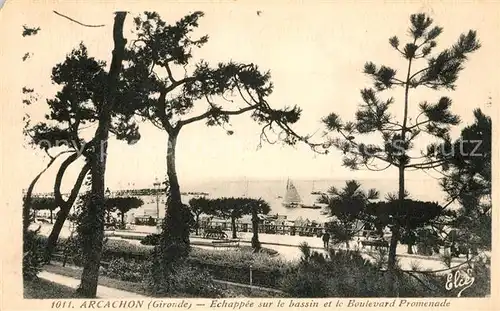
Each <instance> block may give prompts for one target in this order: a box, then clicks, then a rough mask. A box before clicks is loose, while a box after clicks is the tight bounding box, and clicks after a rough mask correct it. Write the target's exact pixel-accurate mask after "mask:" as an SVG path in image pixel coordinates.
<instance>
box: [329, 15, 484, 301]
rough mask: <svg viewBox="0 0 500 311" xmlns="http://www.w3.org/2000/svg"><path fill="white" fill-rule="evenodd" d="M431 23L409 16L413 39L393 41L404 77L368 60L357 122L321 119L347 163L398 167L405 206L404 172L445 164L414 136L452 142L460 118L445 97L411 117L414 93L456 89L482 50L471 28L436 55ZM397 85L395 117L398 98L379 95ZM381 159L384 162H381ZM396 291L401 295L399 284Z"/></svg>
mask: <svg viewBox="0 0 500 311" xmlns="http://www.w3.org/2000/svg"><path fill="white" fill-rule="evenodd" d="M433 24H434V22H433V20H432V19H431V18H430V17H428V16H427V15H425V14H413V15H411V16H410V27H409V30H408V36H409V42H408V43H406V44H401V43H400V40H399V38H398V37H396V36H393V37H391V38H390V39H389V44H390V45H391V46H392V48H393V49H394V50H395V51H396V53H397V54H399V55H400V56H401V57H402V58H404V59H405V61H406V64H407V67H406V68H405V71H404V76H403V77H400V76H398V75H397V73H398V72H397V71H396V70H395V69H393V68H391V67H389V66H386V65H380V66H377V65H376V64H374V63H373V62H367V63H366V64H365V66H364V73H365V74H366V75H367V76H369V77H370V78H371V79H372V81H373V87H372V88H365V89H363V90H361V97H362V100H363V103H362V104H361V105H360V107H359V109H358V110H357V112H356V120H355V121H354V122H343V121H342V120H341V118H340V117H339V116H338V115H337V114H335V113H332V114H330V115H328V116H327V117H325V118H324V120H323V122H324V123H325V124H326V127H327V129H328V130H329V131H332V132H336V133H338V134H339V135H340V136H339V137H336V138H332V139H331V141H330V144H332V145H333V146H335V147H336V148H338V149H339V150H341V151H342V152H343V153H344V157H343V165H344V166H346V167H349V168H351V169H359V168H360V166H362V167H363V168H367V169H370V170H384V169H386V168H388V167H391V166H392V167H395V168H397V170H398V182H399V187H398V199H399V201H400V204H401V205H402V204H403V200H404V196H405V171H406V170H407V169H412V170H417V169H428V168H431V167H436V166H439V165H440V164H441V163H442V162H443V159H428V158H427V157H422V156H421V154H415V152H411V151H412V149H413V145H414V142H415V140H416V138H417V137H419V138H420V137H422V136H424V135H427V137H428V138H431V139H441V140H447V139H448V140H449V129H450V126H452V125H457V124H458V123H459V122H460V118H459V117H458V116H457V115H454V114H453V113H452V112H451V111H450V107H451V104H452V100H451V99H450V98H449V97H446V96H442V97H440V98H439V99H438V100H437V101H436V102H428V101H424V102H421V103H420V104H419V106H418V108H419V110H420V111H419V113H418V114H417V115H416V116H413V118H412V116H411V115H410V111H412V110H410V106H413V105H415V103H413V102H412V100H411V98H410V94H412V93H413V92H416V91H417V90H418V89H420V88H429V89H432V90H436V91H439V90H454V89H455V84H456V81H457V79H458V77H459V73H460V72H461V71H462V70H463V68H464V64H465V62H466V60H467V57H468V56H469V54H471V53H473V52H474V51H476V50H477V49H479V48H480V43H479V42H478V39H477V34H476V32H475V31H473V30H470V31H468V32H467V33H464V34H462V35H460V37H459V38H458V40H457V41H456V43H455V44H454V45H453V46H451V47H449V48H447V49H444V50H442V51H441V52H439V53H434V52H433V51H434V49H435V48H436V46H437V42H436V39H437V38H438V37H439V36H440V35H441V33H442V31H443V28H442V27H439V26H434V25H433ZM419 63H423V66H422V67H420V68H417V66H418V65H419ZM397 88H400V89H402V91H403V94H404V97H403V102H402V103H400V105H399V106H398V108H399V109H400V110H401V112H402V114H401V113H399V114H397V117H396V115H394V114H391V113H390V108H396V107H395V105H396V104H395V100H394V97H390V98H388V99H386V100H384V99H382V98H381V97H380V95H381V93H382V92H384V94H387V93H389V92H391V91H395V89H397ZM374 133H377V134H378V137H379V139H380V140H379V141H380V143H378V144H377V143H371V142H372V141H373V138H372V139H370V140H369V141H370V143H363V142H360V141H359V139H360V138H359V136H363V135H366V134H372V135H373V134H374ZM372 137H373V136H372ZM378 163H383V165H384V166H383V167H381V166H378V165H377V164H378ZM391 231H392V238H391V242H390V249H389V262H388V267H389V270H390V272H391V274H392V275H394V273H393V270H394V269H395V265H396V246H397V243H398V241H399V238H400V226H399V225H398V224H397V223H393V224H391ZM394 294H395V295H396V294H397V287H396V288H395V291H394Z"/></svg>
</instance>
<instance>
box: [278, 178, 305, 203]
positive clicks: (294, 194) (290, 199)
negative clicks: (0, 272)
mask: <svg viewBox="0 0 500 311" xmlns="http://www.w3.org/2000/svg"><path fill="white" fill-rule="evenodd" d="M301 202H302V199H301V198H300V195H299V192H298V191H297V188H295V185H294V184H293V183H292V181H291V180H288V181H287V184H286V192H285V198H284V199H283V204H291V205H293V204H298V203H301Z"/></svg>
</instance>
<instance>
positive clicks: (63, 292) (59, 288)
mask: <svg viewBox="0 0 500 311" xmlns="http://www.w3.org/2000/svg"><path fill="white" fill-rule="evenodd" d="M23 286H24V298H26V299H67V298H80V297H79V296H78V294H77V293H76V292H75V290H74V289H73V288H71V287H67V286H64V285H60V284H57V283H53V282H49V281H46V280H42V279H38V280H33V281H24V284H23Z"/></svg>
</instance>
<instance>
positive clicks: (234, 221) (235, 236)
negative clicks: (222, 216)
mask: <svg viewBox="0 0 500 311" xmlns="http://www.w3.org/2000/svg"><path fill="white" fill-rule="evenodd" d="M231 230H232V231H233V239H236V238H237V237H238V236H237V235H236V217H234V216H233V217H231Z"/></svg>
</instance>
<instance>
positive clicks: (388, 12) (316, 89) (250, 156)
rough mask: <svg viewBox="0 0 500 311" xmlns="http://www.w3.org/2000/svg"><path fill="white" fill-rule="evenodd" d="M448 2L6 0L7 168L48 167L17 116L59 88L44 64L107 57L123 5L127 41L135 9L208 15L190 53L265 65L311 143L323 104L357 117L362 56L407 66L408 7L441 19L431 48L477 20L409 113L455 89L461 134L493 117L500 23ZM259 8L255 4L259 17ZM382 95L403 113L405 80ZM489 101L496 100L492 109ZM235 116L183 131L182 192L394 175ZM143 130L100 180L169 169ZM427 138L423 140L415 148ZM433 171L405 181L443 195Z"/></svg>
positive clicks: (24, 178)
mask: <svg viewBox="0 0 500 311" xmlns="http://www.w3.org/2000/svg"><path fill="white" fill-rule="evenodd" d="M409 3H410V2H409ZM446 3H447V2H432V1H426V2H411V3H410V4H408V3H407V4H402V3H401V4H389V3H388V4H384V5H380V4H377V5H375V4H369V3H365V4H362V3H361V2H359V3H350V4H341V3H340V2H338V3H335V2H329V3H326V2H319V1H311V2H307V4H299V2H284V1H272V2H259V1H255V2H254V1H252V2H250V1H221V2H217V3H209V2H203V1H199V2H196V3H194V2H193V3H189V4H179V3H177V2H175V3H172V2H171V3H168V2H167V1H165V2H163V1H144V2H141V3H139V2H129V1H123V2H120V5H117V4H116V3H111V2H104V1H102V2H93V3H92V4H83V3H79V4H68V3H66V4H58V3H56V2H43V1H33V2H30V4H29V5H27V2H24V1H19V2H17V1H15V2H14V1H7V3H6V4H5V5H4V7H3V8H2V10H1V11H0V25H1V28H0V29H1V40H2V42H8V44H5V43H2V48H1V54H2V55H1V62H2V69H6V71H7V72H10V74H9V75H8V79H5V81H2V86H1V87H2V90H1V92H2V94H3V95H4V96H2V97H3V100H5V101H6V102H4V103H3V104H2V106H3V109H5V110H4V112H6V111H8V114H6V115H8V116H9V117H8V118H7V119H8V120H6V121H5V122H4V123H3V124H2V132H3V135H4V137H5V139H4V140H3V146H2V147H3V150H2V153H3V154H5V155H6V156H7V157H11V162H10V163H11V164H10V165H7V166H4V171H7V170H9V169H10V170H12V171H13V172H14V174H15V176H16V180H18V181H19V183H20V185H21V187H23V188H25V187H27V185H28V184H29V182H30V181H31V179H32V178H33V177H34V176H35V175H36V174H37V173H38V172H39V171H40V170H41V169H43V168H44V167H45V165H46V164H47V162H48V158H47V157H45V156H44V154H43V153H42V152H40V151H37V150H35V149H30V148H27V149H25V148H23V147H22V144H23V143H22V141H23V138H22V135H21V127H22V122H21V121H20V120H21V118H22V115H23V114H24V113H25V112H29V113H30V114H31V115H32V117H33V120H41V119H42V118H43V115H44V113H45V112H46V105H45V104H44V103H45V99H47V98H51V97H52V96H53V95H54V93H55V91H56V90H57V88H56V87H55V86H54V85H52V84H51V82H50V72H51V68H52V67H53V66H54V65H55V64H56V63H58V62H61V61H63V60H64V57H65V55H66V54H67V53H68V52H70V51H71V49H73V48H75V47H77V46H78V44H79V42H81V41H83V42H84V43H85V45H86V46H87V47H88V49H89V53H90V54H91V55H92V56H94V57H96V58H98V59H102V60H106V61H108V64H109V60H110V57H111V52H110V51H111V50H112V46H113V43H112V36H111V30H112V23H113V12H115V11H117V10H126V11H128V12H129V13H130V14H129V15H128V16H127V19H126V23H125V30H126V31H125V34H124V35H125V37H128V38H132V34H131V33H130V30H131V29H132V17H134V16H136V15H137V14H139V13H140V12H142V11H144V10H151V11H152V10H154V11H157V12H158V13H159V14H160V16H161V17H162V18H163V19H164V20H166V21H168V22H175V21H176V20H178V19H179V18H181V17H182V16H184V15H185V14H187V13H189V12H192V11H195V10H201V11H203V12H205V17H203V18H202V19H201V21H200V27H199V29H198V30H197V31H196V32H195V33H194V36H195V37H196V36H200V35H203V34H208V35H209V42H208V43H207V44H206V45H205V46H204V47H203V48H202V49H199V50H195V51H194V53H193V54H194V56H195V60H198V59H205V60H206V61H208V62H209V63H212V64H216V63H217V62H224V61H226V62H227V61H229V60H234V61H238V62H252V63H255V64H257V65H258V66H259V68H261V69H262V70H270V71H271V76H272V82H273V84H274V85H275V89H274V93H273V94H272V95H271V96H270V97H269V99H268V102H269V103H270V104H271V105H272V106H273V107H284V106H290V105H299V106H300V107H301V108H302V109H303V114H302V116H301V120H300V121H299V122H298V123H297V124H296V125H295V126H294V128H295V129H296V131H297V132H299V133H301V134H304V135H305V134H311V133H317V134H316V136H315V139H317V140H320V134H321V133H322V131H323V130H324V127H323V125H322V124H321V122H320V120H321V119H322V118H323V117H325V116H326V115H328V114H329V113H331V112H336V113H338V114H339V115H340V116H341V117H342V118H343V119H345V120H353V118H354V113H355V111H356V108H357V105H358V104H359V103H360V102H361V98H360V94H359V91H360V89H362V88H366V87H370V86H371V85H370V81H369V79H368V78H367V77H365V76H364V75H363V73H362V69H363V65H364V63H365V62H366V61H373V62H375V63H376V64H385V65H389V66H393V67H394V68H396V69H398V74H399V75H401V74H403V73H404V69H405V64H404V62H403V61H401V59H400V57H398V55H397V53H396V52H395V51H394V50H393V49H392V48H391V47H390V45H389V44H388V38H389V37H391V36H393V35H397V36H398V37H399V38H400V41H402V42H405V39H406V38H407V37H406V34H407V33H406V31H407V28H408V26H409V16H410V14H412V13H427V14H429V15H430V16H431V17H432V18H433V19H434V21H435V23H436V24H437V25H440V26H442V27H444V33H443V34H442V35H441V36H440V38H439V40H438V47H437V50H438V49H440V48H445V47H448V46H450V45H451V44H453V43H454V42H455V41H456V39H457V38H458V36H459V35H460V34H461V33H463V32H466V31H468V30H469V29H475V30H477V31H478V35H479V39H480V41H481V43H482V48H481V49H480V50H479V51H478V52H476V53H474V54H473V55H471V57H470V59H469V61H468V62H467V63H466V65H465V69H464V71H463V72H462V73H461V76H460V78H459V80H458V82H457V89H456V91H455V92H434V91H428V90H418V91H417V92H416V93H414V94H411V98H410V113H412V114H414V115H416V112H417V106H418V103H419V102H421V101H422V100H428V101H431V102H432V101H436V100H437V99H438V98H439V97H440V96H450V97H451V98H452V100H453V106H452V110H453V112H455V113H457V114H458V115H460V116H461V118H462V120H463V122H462V124H461V125H460V126H459V127H457V128H456V129H455V130H454V131H453V134H454V136H455V137H456V135H458V133H459V129H460V128H461V127H463V126H465V125H467V124H470V123H471V122H472V119H473V115H472V110H473V109H474V108H481V109H483V110H484V111H485V112H486V113H488V114H490V115H494V114H495V111H496V108H495V105H494V103H495V102H496V101H497V100H498V90H497V88H498V85H499V79H498V72H497V68H500V66H499V65H500V64H499V62H500V61H499V58H498V53H497V52H498V51H496V50H497V46H498V43H497V38H496V37H495V36H496V32H495V31H493V29H498V28H499V20H500V18H499V17H500V16H498V15H499V13H498V12H499V10H498V7H497V6H495V4H476V5H472V4H455V5H453V4H450V3H448V4H446ZM53 10H56V11H58V12H60V13H63V14H65V15H67V16H70V17H71V18H73V19H75V20H78V21H81V22H83V23H86V24H105V26H104V27H98V28H88V27H82V26H80V25H77V24H75V23H73V22H70V21H69V20H67V19H63V18H61V17H60V16H57V15H56V14H54V13H53V12H52V11H53ZM257 11H261V13H260V14H257ZM22 25H28V26H38V27H40V28H41V31H40V32H39V34H38V35H36V36H33V37H25V38H23V37H22V36H21V32H22ZM26 52H30V53H33V54H32V56H31V57H30V59H28V60H27V61H26V62H23V61H22V60H21V57H22V56H23V55H24V54H25V53H26ZM423 65H424V64H423V63H420V64H419V65H418V66H420V67H419V68H421V66H423ZM22 86H28V87H31V88H34V89H35V91H36V92H37V93H38V94H39V96H40V101H39V102H38V103H36V104H35V105H33V106H32V107H30V108H29V111H26V110H23V108H22V104H21V92H20V90H21V88H22ZM381 96H383V97H384V98H387V97H388V96H394V98H395V104H394V106H393V108H392V109H393V110H391V112H392V113H393V114H394V115H396V116H398V115H401V113H402V105H401V101H402V98H403V90H402V89H395V90H394V91H391V92H390V93H384V94H382V95H381ZM489 101H491V102H493V105H491V106H488V105H487V104H486V103H487V102H489ZM240 104H241V102H240ZM200 105H202V106H203V105H204V103H200ZM235 105H238V101H236V102H235ZM203 107H204V106H203ZM201 109H203V108H201ZM231 125H232V126H231V127H230V128H229V129H231V130H233V131H234V135H232V136H228V135H226V133H225V131H224V130H223V129H221V128H207V127H206V126H205V125H204V124H203V123H199V124H195V125H191V126H188V127H186V128H183V129H182V131H181V134H180V136H179V139H178V150H177V171H178V175H179V179H180V182H181V187H184V189H185V190H189V189H186V188H189V185H193V184H196V183H199V182H205V181H207V180H238V179H250V180H260V179H269V180H274V179H280V180H281V179H286V178H287V177H290V178H292V179H309V180H314V179H358V180H363V179H364V180H366V179H394V180H396V179H397V171H396V170H395V169H389V170H387V171H384V172H382V173H380V172H367V171H350V170H349V169H347V168H344V167H342V165H341V155H340V153H339V152H337V151H335V150H332V152H331V153H330V154H329V155H318V154H315V153H314V152H312V151H311V150H310V148H309V147H307V146H305V145H300V144H299V145H297V146H296V147H289V146H282V145H279V144H277V145H269V144H264V145H263V146H262V148H260V149H257V146H258V143H259V133H260V127H259V126H258V125H257V124H255V123H254V122H253V121H252V120H250V118H249V117H248V116H247V115H243V116H239V117H235V118H233V119H231ZM140 132H141V135H142V138H141V140H140V141H139V142H138V143H136V144H135V145H131V146H130V145H127V144H126V143H124V142H119V141H116V140H114V139H112V140H111V142H110V146H109V150H108V154H109V155H108V164H107V171H106V183H107V185H108V186H109V187H110V188H111V189H119V188H124V187H127V185H128V184H129V183H133V184H134V185H135V186H136V187H150V186H152V183H153V182H154V180H155V178H156V177H158V178H163V177H164V176H165V164H166V160H165V155H166V141H167V134H166V133H165V132H162V131H160V130H158V129H156V128H154V127H153V126H151V125H150V124H147V123H144V124H140ZM365 142H367V140H365ZM368 142H369V141H368ZM428 142H429V141H426V140H423V141H419V142H418V143H417V147H419V146H425V144H426V143H428ZM80 167H81V163H76V164H75V165H73V167H72V168H71V169H70V171H69V173H68V175H67V177H66V178H65V180H64V184H63V188H65V189H68V187H69V186H70V185H71V183H72V181H73V180H74V178H75V176H76V174H77V173H78V171H79V168H80ZM429 174H430V175H429ZM54 176H55V170H50V171H48V172H47V173H46V174H45V175H44V176H43V177H42V179H41V180H40V182H39V184H38V186H37V188H36V191H39V192H44V191H51V189H52V185H53V179H54ZM437 176H438V175H437V174H436V173H423V172H409V173H408V174H407V179H412V180H421V181H422V183H421V187H424V188H428V189H429V191H431V192H433V193H436V194H438V193H441V192H440V189H439V186H438V184H437V181H436V179H435V177H437ZM22 185H24V186H22ZM18 189H19V188H18ZM409 190H410V192H411V189H409Z"/></svg>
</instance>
